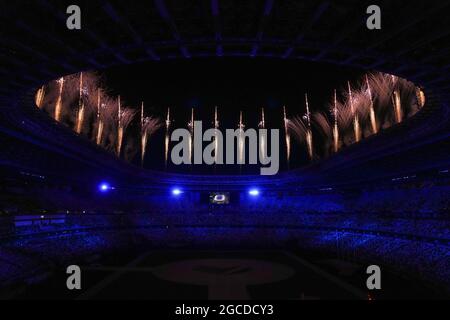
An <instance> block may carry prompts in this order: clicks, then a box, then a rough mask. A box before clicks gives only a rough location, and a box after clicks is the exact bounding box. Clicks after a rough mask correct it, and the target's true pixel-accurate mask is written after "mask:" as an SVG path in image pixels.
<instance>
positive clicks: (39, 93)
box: [35, 86, 45, 109]
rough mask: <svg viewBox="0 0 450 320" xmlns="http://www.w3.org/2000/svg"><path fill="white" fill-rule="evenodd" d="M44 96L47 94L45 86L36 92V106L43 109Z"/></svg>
mask: <svg viewBox="0 0 450 320" xmlns="http://www.w3.org/2000/svg"><path fill="white" fill-rule="evenodd" d="M44 96H45V86H42V87H40V88H39V89H38V91H37V92H36V96H35V102H36V106H37V107H38V108H39V109H42V103H43V101H44Z"/></svg>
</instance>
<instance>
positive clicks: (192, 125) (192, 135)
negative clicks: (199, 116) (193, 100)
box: [188, 108, 194, 163]
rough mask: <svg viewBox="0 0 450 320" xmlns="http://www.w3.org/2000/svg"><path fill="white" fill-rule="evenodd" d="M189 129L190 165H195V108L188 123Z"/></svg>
mask: <svg viewBox="0 0 450 320" xmlns="http://www.w3.org/2000/svg"><path fill="white" fill-rule="evenodd" d="M188 128H189V132H190V136H189V160H190V163H193V161H192V157H193V148H194V145H193V144H194V108H192V109H191V120H190V121H189V122H188Z"/></svg>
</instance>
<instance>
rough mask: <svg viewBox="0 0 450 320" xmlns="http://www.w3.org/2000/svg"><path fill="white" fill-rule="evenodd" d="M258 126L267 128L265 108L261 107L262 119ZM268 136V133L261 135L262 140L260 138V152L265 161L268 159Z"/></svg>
mask: <svg viewBox="0 0 450 320" xmlns="http://www.w3.org/2000/svg"><path fill="white" fill-rule="evenodd" d="M258 127H259V128H260V129H265V128H266V120H265V116H264V108H261V121H260V122H259V124H258ZM266 140H267V136H266V135H261V136H260V140H259V154H260V155H261V159H262V161H263V162H264V161H265V159H266V152H267V150H266V145H267V141H266Z"/></svg>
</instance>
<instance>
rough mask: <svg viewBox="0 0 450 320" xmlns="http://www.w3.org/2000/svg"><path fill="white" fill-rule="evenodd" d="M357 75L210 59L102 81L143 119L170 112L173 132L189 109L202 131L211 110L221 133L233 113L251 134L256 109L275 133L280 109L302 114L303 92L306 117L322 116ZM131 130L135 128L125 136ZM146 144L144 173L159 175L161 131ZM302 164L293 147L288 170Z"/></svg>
mask: <svg viewBox="0 0 450 320" xmlns="http://www.w3.org/2000/svg"><path fill="white" fill-rule="evenodd" d="M362 74H363V73H362V72H361V70H355V69H349V68H344V67H338V66H334V65H328V64H319V63H314V62H304V61H299V60H279V59H263V58H211V59H189V60H187V59H185V60H171V61H160V62H147V63H142V64H134V65H127V66H121V67H116V68H113V69H109V70H106V71H104V72H103V73H102V76H103V80H104V85H105V86H106V87H107V88H108V89H109V90H110V92H111V94H112V95H117V94H119V93H120V95H121V97H122V100H123V101H124V104H125V105H128V106H136V107H138V106H140V103H141V101H144V103H145V110H146V115H150V114H152V115H158V116H160V117H162V118H164V116H165V113H166V110H167V107H169V106H170V108H171V114H172V116H173V118H174V120H175V122H174V125H173V127H174V128H179V127H186V124H187V122H188V119H189V117H190V110H191V107H194V108H195V118H196V120H203V127H204V128H205V127H207V126H212V121H213V114H214V106H215V105H217V106H218V107H219V120H220V125H221V129H225V128H236V125H237V123H238V119H239V110H243V112H244V122H245V125H246V128H257V124H258V122H259V118H260V110H261V107H264V108H265V109H266V125H267V127H268V128H280V127H281V126H282V107H283V105H286V108H287V112H288V116H292V115H300V114H303V113H304V112H305V103H304V94H305V92H307V93H308V96H309V103H310V108H311V111H312V112H313V111H315V110H324V109H325V105H326V104H327V103H328V102H329V101H330V100H331V97H332V94H333V90H334V88H338V89H339V88H345V86H346V82H347V80H350V81H357V80H358V79H359V78H360V77H361V75H362ZM133 130H136V128H134V129H133V128H131V129H130V131H129V133H130V134H132V132H133ZM204 130H205V129H204ZM293 143H294V144H295V142H294V141H293ZM149 144H150V148H149V149H148V153H149V154H148V156H147V157H146V167H149V168H156V169H162V168H163V163H164V161H163V148H164V147H163V145H164V144H163V132H162V130H160V131H159V132H158V133H157V134H156V135H155V136H154V137H152V139H151V140H150V143H149ZM282 156H283V155H282ZM305 161H306V158H305V155H304V150H302V149H301V148H300V147H297V146H294V147H293V154H292V165H291V168H292V167H298V166H300V165H302V164H305V163H306V162H305ZM280 162H281V163H282V164H284V161H282V160H281V159H280ZM222 167H223V166H222ZM250 167H251V166H249V167H247V168H246V169H245V170H244V171H245V172H249V173H251V172H254V171H255V169H258V168H259V166H257V167H253V168H250ZM222 169H225V168H221V169H220V170H217V173H219V172H224V173H232V172H233V170H235V169H236V168H234V169H230V168H226V170H222ZM170 170H171V171H178V172H190V171H201V172H208V170H209V171H211V168H195V169H188V168H183V167H181V168H178V167H174V166H173V167H172V168H170ZM205 170H206V171H205ZM230 170H231V171H230ZM211 172H212V171H211Z"/></svg>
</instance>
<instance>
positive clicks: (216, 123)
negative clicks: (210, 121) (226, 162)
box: [214, 106, 219, 163]
mask: <svg viewBox="0 0 450 320" xmlns="http://www.w3.org/2000/svg"><path fill="white" fill-rule="evenodd" d="M217 109H218V108H217V106H215V107H214V129H216V130H218V129H219V113H218V110H217ZM214 147H215V150H214V160H215V163H217V162H218V160H219V152H218V150H219V140H217V137H215V138H214Z"/></svg>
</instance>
